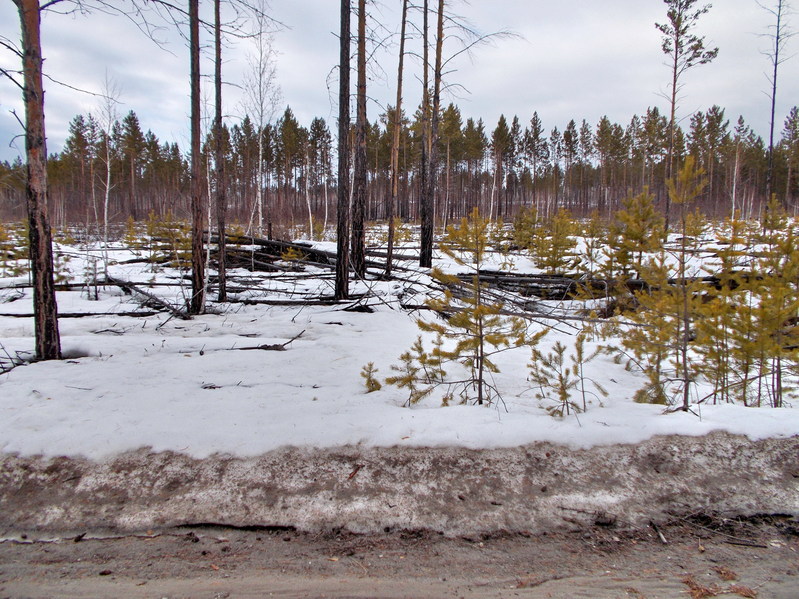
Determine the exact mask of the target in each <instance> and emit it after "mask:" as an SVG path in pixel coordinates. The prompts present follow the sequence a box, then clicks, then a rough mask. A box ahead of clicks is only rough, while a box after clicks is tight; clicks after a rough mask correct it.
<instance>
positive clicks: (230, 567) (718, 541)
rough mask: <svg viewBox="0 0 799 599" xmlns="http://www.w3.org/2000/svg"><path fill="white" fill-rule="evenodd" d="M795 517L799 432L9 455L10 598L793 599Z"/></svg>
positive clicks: (797, 562)
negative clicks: (203, 452)
mask: <svg viewBox="0 0 799 599" xmlns="http://www.w3.org/2000/svg"><path fill="white" fill-rule="evenodd" d="M759 514H772V515H770V516H760V515H759ZM774 514H782V515H779V516H776V515H774ZM797 517H799V438H798V437H793V438H789V439H771V440H765V441H759V442H752V441H750V440H748V439H746V438H745V437H740V436H734V435H729V434H725V433H716V434H712V435H708V436H706V437H701V438H693V437H675V436H669V437H656V438H653V439H651V440H649V441H646V442H644V443H641V444H638V445H615V446H607V447H595V448H593V449H589V450H577V449H570V448H568V447H565V446H560V445H556V444H552V443H538V444H534V445H530V446H527V447H520V448H513V449H495V450H468V449H463V448H434V449H433V448H401V447H393V448H362V447H343V448H333V449H308V448H303V449H297V448H285V449H282V450H278V451H274V452H270V453H269V454H265V455H262V456H258V457H254V458H238V457H233V456H224V455H216V456H211V457H209V458H207V459H205V460H199V459H193V458H191V457H188V456H186V455H183V454H180V453H175V452H163V453H153V452H151V451H148V450H146V449H142V450H139V451H135V452H130V453H128V454H124V455H120V456H116V457H114V458H110V459H109V460H106V461H103V462H92V461H89V460H83V459H79V458H65V457H61V458H42V457H20V456H16V455H0V539H3V542H0V599H2V598H4V597H13V598H23V597H31V598H32V597H66V598H68V597H75V598H80V599H87V598H91V597H132V598H137V597H169V598H177V597H190V598H206V597H207V598H224V597H268V596H275V597H335V598H345V597H475V598H482V597H517V596H518V597H542V598H543V597H553V598H570V599H571V598H581V597H584V598H594V599H617V598H621V597H633V598H638V599H640V598H647V599H656V598H664V599H665V598H669V599H672V598H681V597H691V598H703V597H713V596H721V595H724V596H733V597H734V596H739V597H761V598H762V597H766V598H777V599H797V597H799V520H797ZM202 523H212V524H206V525H201V524H202ZM101 531H105V532H101ZM141 531H145V532H143V533H142V532H141ZM414 531H422V532H414ZM100 537H102V538H100ZM664 540H665V541H667V542H668V543H664V542H663V541H664ZM76 541H77V542H76Z"/></svg>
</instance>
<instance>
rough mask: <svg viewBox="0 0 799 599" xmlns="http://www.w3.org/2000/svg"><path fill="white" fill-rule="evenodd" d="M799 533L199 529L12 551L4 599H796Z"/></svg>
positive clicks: (708, 525)
mask: <svg viewBox="0 0 799 599" xmlns="http://www.w3.org/2000/svg"><path fill="white" fill-rule="evenodd" d="M797 524H799V522H797V521H795V520H792V519H788V518H771V517H769V518H756V519H748V520H737V519H736V520H720V519H711V518H708V517H704V516H703V517H694V518H689V519H680V520H676V521H675V522H674V523H672V524H669V525H664V526H663V527H659V528H658V529H657V530H655V529H653V528H652V527H647V528H644V529H641V530H638V531H627V532H626V533H622V532H619V531H616V530H614V529H613V528H612V527H598V526H593V527H590V528H586V529H584V530H580V531H574V532H570V533H556V534H545V535H535V536H530V535H520V534H495V535H480V536H471V537H457V538H452V537H445V536H443V535H440V534H438V533H430V532H395V533H391V534H387V535H386V534H384V535H364V536H359V535H354V534H352V533H346V532H337V533H336V532H333V533H327V534H311V533H300V532H296V531H290V530H275V529H272V530H249V531H245V530H237V529H227V528H220V527H200V528H179V529H169V530H164V531H158V532H150V533H149V535H148V536H139V537H132V536H125V537H118V538H107V539H105V540H98V539H93V538H91V534H88V535H86V536H83V537H79V538H80V539H81V540H80V541H79V542H76V541H75V540H74V537H73V538H72V539H66V538H65V539H61V540H58V541H52V539H51V541H52V542H43V541H42V538H41V537H38V538H37V539H38V540H36V539H33V538H28V539H25V540H22V539H18V540H16V541H6V542H3V543H0V597H13V598H39V597H42V598H44V597H61V598H76V599H91V598H95V597H97V598H100V597H126V598H131V599H136V598H154V597H155V598H161V597H169V598H178V597H189V598H192V599H206V598H207V599H212V598H213V599H221V598H226V597H237V598H242V597H245V598H248V597H251V598H256V597H258V598H260V597H285V598H288V597H296V598H300V597H303V598H305V597H319V598H321V597H331V598H345V597H390V598H399V597H413V598H416V597H464V598H467V597H470V598H487V597H540V598H544V597H551V598H559V599H566V598H568V599H573V598H592V599H619V598H627V597H628V598H634V599H642V598H647V599H675V598H681V597H702V598H704V597H714V596H725V597H759V598H773V599H796V597H797V596H799V537H798V536H797V533H798V532H799V528H797ZM660 535H663V538H665V539H666V540H667V541H668V544H663V542H662V541H661V539H660ZM33 541H36V542H33Z"/></svg>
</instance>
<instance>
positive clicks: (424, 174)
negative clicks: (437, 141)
mask: <svg viewBox="0 0 799 599" xmlns="http://www.w3.org/2000/svg"><path fill="white" fill-rule="evenodd" d="M422 11H423V25H422V43H423V44H424V48H423V51H422V62H423V63H424V64H423V65H422V69H423V73H424V75H423V77H422V84H423V86H424V90H422V168H421V173H420V177H419V179H420V185H419V187H420V190H419V196H420V197H419V204H420V205H419V217H420V219H421V221H422V227H421V228H422V232H421V236H422V238H421V249H420V251H419V266H421V267H423V268H430V267H431V266H433V216H434V215H433V196H432V195H431V193H430V192H431V191H432V189H433V187H432V186H431V185H430V177H431V174H430V142H431V138H430V137H431V136H430V79H429V75H428V73H429V66H430V61H429V55H430V52H429V45H428V40H427V37H428V36H427V32H428V13H429V8H428V0H424V7H423V8H422Z"/></svg>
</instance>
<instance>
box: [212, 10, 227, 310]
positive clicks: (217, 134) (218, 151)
mask: <svg viewBox="0 0 799 599" xmlns="http://www.w3.org/2000/svg"><path fill="white" fill-rule="evenodd" d="M219 4H220V0H214V20H215V21H214V46H215V56H214V63H215V64H214V67H215V74H214V88H215V89H214V91H215V95H216V98H215V99H216V115H215V118H214V144H215V145H214V163H215V165H214V166H215V167H216V226H217V230H218V231H219V256H218V258H219V259H218V263H219V266H218V267H217V273H218V285H219V294H218V296H217V299H218V300H219V301H220V302H224V301H227V269H226V264H225V259H226V257H227V247H226V244H225V217H226V215H227V197H226V194H225V151H224V144H223V131H222V24H221V21H220V15H219Z"/></svg>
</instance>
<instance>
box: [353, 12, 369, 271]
mask: <svg viewBox="0 0 799 599" xmlns="http://www.w3.org/2000/svg"><path fill="white" fill-rule="evenodd" d="M366 126H367V123H366V0H358V92H357V112H356V118H355V165H354V166H355V168H354V178H353V184H354V189H353V196H352V269H353V271H355V275H356V276H357V277H360V278H363V276H364V275H365V274H366V256H365V252H366V240H365V232H364V219H365V212H366V159H367V156H366Z"/></svg>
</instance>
